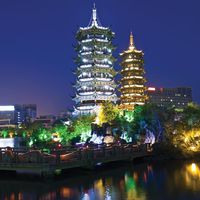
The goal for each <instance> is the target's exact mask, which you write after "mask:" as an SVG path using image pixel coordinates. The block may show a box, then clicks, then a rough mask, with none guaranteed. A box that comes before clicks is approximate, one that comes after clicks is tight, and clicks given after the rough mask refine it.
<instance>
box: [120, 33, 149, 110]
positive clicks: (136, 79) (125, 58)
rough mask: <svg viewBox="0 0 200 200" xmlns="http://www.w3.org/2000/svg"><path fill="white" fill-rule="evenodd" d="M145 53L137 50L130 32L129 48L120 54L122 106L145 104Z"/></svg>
mask: <svg viewBox="0 0 200 200" xmlns="http://www.w3.org/2000/svg"><path fill="white" fill-rule="evenodd" d="M143 56H144V53H143V52H142V51H140V50H137V49H136V47H135V44H134V40H133V34H132V33H131V34H130V44H129V48H128V50H126V51H124V52H123V53H121V54H120V57H121V60H122V61H121V64H120V65H121V67H122V70H121V81H120V89H119V90H120V92H121V95H120V108H121V109H123V110H133V109H134V106H135V105H144V103H145V101H146V96H145V90H146V89H145V85H144V84H145V82H146V80H145V78H144V73H145V71H144V59H143Z"/></svg>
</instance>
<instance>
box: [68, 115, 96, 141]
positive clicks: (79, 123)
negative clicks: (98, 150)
mask: <svg viewBox="0 0 200 200" xmlns="http://www.w3.org/2000/svg"><path fill="white" fill-rule="evenodd" d="M94 119H95V117H94V116H90V115H84V116H80V117H78V118H76V119H75V120H74V121H73V123H72V128H71V133H70V136H69V138H70V140H72V139H74V138H76V137H80V140H81V141H82V142H85V141H86V140H87V139H88V138H89V137H91V132H92V128H91V125H92V123H93V122H94Z"/></svg>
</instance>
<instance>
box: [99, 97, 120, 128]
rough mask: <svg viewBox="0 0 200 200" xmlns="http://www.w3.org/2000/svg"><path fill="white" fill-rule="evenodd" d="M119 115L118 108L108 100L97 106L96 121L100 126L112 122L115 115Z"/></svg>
mask: <svg viewBox="0 0 200 200" xmlns="http://www.w3.org/2000/svg"><path fill="white" fill-rule="evenodd" d="M118 115H119V109H118V107H117V106H116V105H114V104H113V103H112V102H110V101H106V102H104V103H102V104H101V105H100V107H99V110H98V113H97V118H96V123H97V124H98V125H100V126H102V125H103V124H106V123H108V124H110V125H111V124H112V123H113V121H114V120H115V119H116V117H117V116H118Z"/></svg>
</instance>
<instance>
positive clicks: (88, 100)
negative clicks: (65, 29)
mask: <svg viewBox="0 0 200 200" xmlns="http://www.w3.org/2000/svg"><path fill="white" fill-rule="evenodd" d="M113 37H114V33H113V32H112V31H111V30H110V28H106V27H103V26H101V24H100V22H99V20H98V18H97V11H96V8H95V6H94V8H93V10H92V19H91V21H90V23H89V25H88V26H87V27H84V28H82V27H81V28H80V29H79V30H78V32H77V34H76V39H77V42H78V45H77V47H76V51H77V54H78V56H77V59H76V64H77V70H76V75H77V81H76V85H75V87H76V97H75V98H74V100H75V102H76V106H75V112H74V113H75V114H91V113H94V112H95V111H96V108H97V107H98V105H99V104H101V103H102V102H104V101H111V102H114V103H115V102H116V101H117V96H116V94H115V88H116V84H115V82H114V76H115V75H116V72H115V70H114V68H113V64H114V62H115V58H114V57H113V56H112V52H113V50H114V49H115V48H114V46H113V44H112V39H113Z"/></svg>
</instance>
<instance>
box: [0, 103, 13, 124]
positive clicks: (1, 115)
mask: <svg viewBox="0 0 200 200" xmlns="http://www.w3.org/2000/svg"><path fill="white" fill-rule="evenodd" d="M15 126H16V123H15V106H13V105H6V106H0V128H15Z"/></svg>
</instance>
